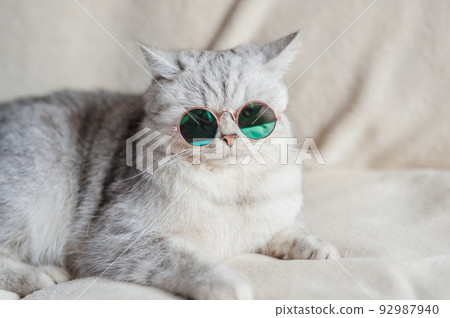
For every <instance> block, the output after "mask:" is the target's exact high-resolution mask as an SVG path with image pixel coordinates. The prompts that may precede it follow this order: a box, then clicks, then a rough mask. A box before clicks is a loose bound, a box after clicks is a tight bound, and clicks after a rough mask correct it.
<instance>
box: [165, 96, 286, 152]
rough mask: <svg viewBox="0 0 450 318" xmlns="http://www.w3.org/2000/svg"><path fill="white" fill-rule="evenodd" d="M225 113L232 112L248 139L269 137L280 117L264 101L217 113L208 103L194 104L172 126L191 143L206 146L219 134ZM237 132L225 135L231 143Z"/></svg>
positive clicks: (225, 138) (229, 144) (226, 139)
mask: <svg viewBox="0 0 450 318" xmlns="http://www.w3.org/2000/svg"><path fill="white" fill-rule="evenodd" d="M225 113H229V114H230V115H231V117H232V118H233V120H234V122H235V123H236V124H237V125H238V126H239V129H240V130H241V131H242V133H243V134H244V135H245V136H246V137H248V138H249V139H253V140H256V139H263V138H266V137H268V136H269V135H270V134H271V133H272V132H273V130H274V129H275V126H276V124H277V121H278V120H280V119H281V118H280V117H279V116H277V115H276V114H275V110H274V109H273V108H272V107H270V106H269V105H268V104H266V103H264V102H261V101H252V102H248V103H247V104H245V105H244V106H242V107H241V108H239V110H238V111H237V113H236V115H234V114H233V113H232V112H231V111H229V110H225V111H223V112H222V113H221V114H220V116H217V115H216V114H215V113H213V112H212V111H211V110H209V109H207V108H205V107H193V108H190V109H188V110H187V111H186V112H184V113H183V115H182V116H181V120H180V123H179V124H178V126H173V127H172V129H173V130H174V131H179V132H180V135H181V138H183V139H184V140H185V141H186V142H187V143H188V144H190V145H192V146H206V145H207V144H209V143H211V142H212V141H213V140H214V138H215V137H216V133H217V129H218V127H219V125H220V120H221V119H222V116H223V115H224V114H225ZM236 137H237V135H228V136H222V138H223V139H224V140H225V141H226V143H227V144H228V146H231V145H232V144H233V140H234V139H235V138H236Z"/></svg>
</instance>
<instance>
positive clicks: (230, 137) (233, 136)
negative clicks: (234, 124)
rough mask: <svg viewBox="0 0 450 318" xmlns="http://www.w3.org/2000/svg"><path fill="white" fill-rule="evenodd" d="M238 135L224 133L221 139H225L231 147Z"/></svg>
mask: <svg viewBox="0 0 450 318" xmlns="http://www.w3.org/2000/svg"><path fill="white" fill-rule="evenodd" d="M237 136H238V135H225V136H222V139H223V140H225V142H226V143H227V145H228V147H231V146H232V145H233V142H234V140H235V139H236V138H237Z"/></svg>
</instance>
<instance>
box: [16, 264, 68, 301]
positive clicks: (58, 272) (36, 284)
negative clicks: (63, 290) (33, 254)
mask: <svg viewBox="0 0 450 318" xmlns="http://www.w3.org/2000/svg"><path fill="white" fill-rule="evenodd" d="M11 274H12V275H11V281H12V286H10V288H11V289H12V291H14V292H15V293H17V294H19V295H21V296H22V297H23V296H26V295H28V294H31V293H32V292H34V291H36V290H39V289H43V288H46V287H50V286H53V285H55V284H59V283H62V282H66V281H68V280H69V279H70V275H69V273H68V272H67V271H66V270H65V269H63V268H61V267H55V266H45V267H30V268H29V270H26V271H18V272H15V273H11Z"/></svg>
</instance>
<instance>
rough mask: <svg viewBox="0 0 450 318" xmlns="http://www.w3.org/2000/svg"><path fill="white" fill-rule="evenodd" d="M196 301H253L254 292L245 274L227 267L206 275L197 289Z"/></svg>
mask: <svg viewBox="0 0 450 318" xmlns="http://www.w3.org/2000/svg"><path fill="white" fill-rule="evenodd" d="M194 297H195V298H196V299H253V290H252V287H251V285H250V283H249V282H248V280H247V277H245V275H244V274H242V273H240V272H238V271H235V270H233V269H231V268H228V267H227V266H225V265H222V264H221V265H218V266H216V267H215V268H214V269H213V270H212V271H211V272H210V273H205V277H203V278H202V281H201V282H200V284H199V286H198V287H197V288H196V291H195V295H194Z"/></svg>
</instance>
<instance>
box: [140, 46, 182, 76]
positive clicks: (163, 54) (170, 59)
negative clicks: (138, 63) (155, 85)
mask: <svg viewBox="0 0 450 318" xmlns="http://www.w3.org/2000/svg"><path fill="white" fill-rule="evenodd" d="M138 45H139V47H140V48H141V51H142V53H143V55H144V57H145V60H146V61H147V64H148V69H149V71H150V74H151V75H152V77H153V78H154V79H155V80H158V79H171V78H173V77H175V76H176V75H177V74H178V73H179V72H180V69H179V68H178V66H177V60H178V57H177V55H176V52H170V51H163V50H160V49H155V48H152V47H148V46H146V45H144V44H142V43H139V42H138Z"/></svg>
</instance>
